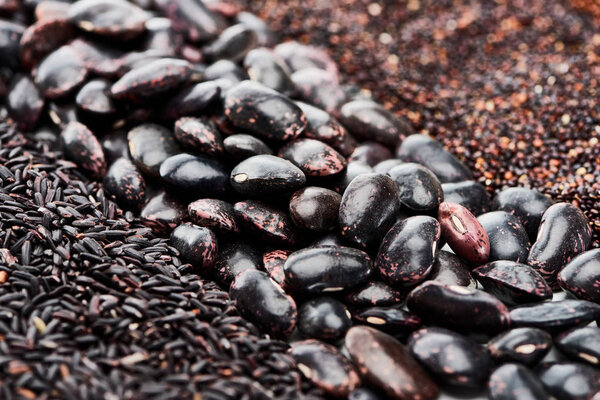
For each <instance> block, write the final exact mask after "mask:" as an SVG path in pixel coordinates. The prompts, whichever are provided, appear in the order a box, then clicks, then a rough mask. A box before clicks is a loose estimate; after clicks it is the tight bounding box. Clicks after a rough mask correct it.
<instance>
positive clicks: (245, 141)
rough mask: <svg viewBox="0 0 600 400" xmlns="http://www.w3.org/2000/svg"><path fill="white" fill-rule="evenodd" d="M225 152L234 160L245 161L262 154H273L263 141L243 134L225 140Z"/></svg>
mask: <svg viewBox="0 0 600 400" xmlns="http://www.w3.org/2000/svg"><path fill="white" fill-rule="evenodd" d="M223 146H224V147H225V151H226V152H227V153H228V154H229V155H230V156H232V157H233V158H234V159H238V160H244V159H246V158H249V157H252V156H258V155H261V154H273V150H271V149H270V148H269V146H267V145H266V144H265V142H263V141H262V140H260V139H258V138H255V137H254V136H250V135H246V134H243V133H240V134H237V135H231V136H228V137H226V138H225V140H223Z"/></svg>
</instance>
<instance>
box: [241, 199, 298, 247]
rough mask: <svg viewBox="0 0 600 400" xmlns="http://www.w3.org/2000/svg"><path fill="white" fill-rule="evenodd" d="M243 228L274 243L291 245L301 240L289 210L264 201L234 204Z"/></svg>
mask: <svg viewBox="0 0 600 400" xmlns="http://www.w3.org/2000/svg"><path fill="white" fill-rule="evenodd" d="M233 209H234V210H235V214H236V216H237V218H238V221H239V222H240V223H241V225H242V227H243V230H245V231H247V233H249V234H257V235H258V236H259V237H260V238H262V239H263V240H266V241H267V242H269V243H272V244H278V245H284V246H291V245H294V244H296V242H297V241H298V240H299V234H298V232H297V231H296V227H295V225H294V223H293V222H292V220H291V219H290V217H289V215H288V213H287V212H284V211H281V210H278V209H276V208H273V207H271V206H268V205H266V204H264V203H261V202H259V201H254V200H247V201H241V202H238V203H235V204H234V205H233Z"/></svg>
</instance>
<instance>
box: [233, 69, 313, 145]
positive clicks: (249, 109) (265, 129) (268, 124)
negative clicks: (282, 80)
mask: <svg viewBox="0 0 600 400" xmlns="http://www.w3.org/2000/svg"><path fill="white" fill-rule="evenodd" d="M225 115H226V116H227V118H229V120H230V121H231V122H232V123H233V125H234V126H236V127H238V128H241V129H245V130H248V131H250V132H252V133H254V134H256V135H259V136H262V137H266V138H268V139H273V140H280V141H287V140H291V139H294V138H296V137H298V135H300V134H301V133H302V131H304V129H305V128H306V116H305V115H304V113H303V112H302V110H301V109H300V108H299V107H298V106H297V105H296V104H294V103H293V102H292V101H291V100H290V99H288V98H287V97H285V96H283V95H281V94H279V93H278V92H276V91H275V90H273V89H270V88H268V87H266V86H263V85H261V84H259V83H256V82H252V81H244V82H241V83H239V84H238V85H236V86H234V87H233V88H231V89H230V90H229V91H228V92H227V94H226V95H225Z"/></svg>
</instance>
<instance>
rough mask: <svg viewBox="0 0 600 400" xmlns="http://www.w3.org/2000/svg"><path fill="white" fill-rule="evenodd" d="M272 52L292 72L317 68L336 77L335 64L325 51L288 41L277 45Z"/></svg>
mask: <svg viewBox="0 0 600 400" xmlns="http://www.w3.org/2000/svg"><path fill="white" fill-rule="evenodd" d="M274 50H275V53H277V55H279V56H280V57H282V58H283V59H284V60H285V62H286V63H287V65H288V67H289V68H290V69H291V70H292V71H293V72H295V71H300V70H301V69H307V68H319V69H324V70H326V71H329V72H332V73H334V74H336V75H337V73H338V68H337V64H336V63H335V61H333V59H332V58H331V57H330V56H329V54H327V51H326V50H325V49H322V48H319V47H315V46H309V45H305V44H302V43H299V42H295V41H288V42H283V43H280V44H278V45H277V46H275V49H274Z"/></svg>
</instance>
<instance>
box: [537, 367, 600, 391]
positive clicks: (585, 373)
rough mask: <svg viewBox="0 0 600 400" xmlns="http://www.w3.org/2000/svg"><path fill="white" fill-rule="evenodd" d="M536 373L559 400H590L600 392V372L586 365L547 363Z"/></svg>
mask: <svg viewBox="0 0 600 400" xmlns="http://www.w3.org/2000/svg"><path fill="white" fill-rule="evenodd" d="M535 372H536V373H537V375H538V377H539V378H540V380H541V381H542V383H543V384H544V386H545V387H546V390H547V391H548V393H549V394H550V395H552V396H553V397H555V398H556V399H558V400H588V399H591V398H592V397H595V395H596V394H598V392H600V370H598V369H597V368H594V367H590V366H589V365H586V364H580V363H568V362H556V363H545V364H542V365H540V366H539V367H538V368H536V370H535Z"/></svg>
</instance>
